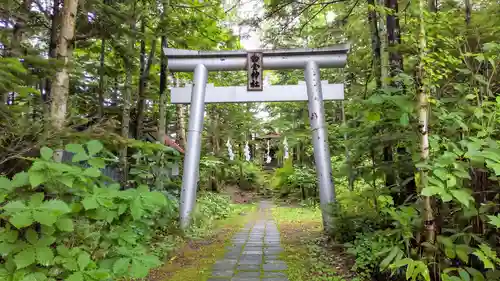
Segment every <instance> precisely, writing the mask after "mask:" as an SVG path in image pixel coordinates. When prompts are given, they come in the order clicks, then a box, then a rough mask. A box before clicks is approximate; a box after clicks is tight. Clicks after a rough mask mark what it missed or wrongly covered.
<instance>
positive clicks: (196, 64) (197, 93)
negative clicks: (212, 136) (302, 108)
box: [164, 44, 349, 230]
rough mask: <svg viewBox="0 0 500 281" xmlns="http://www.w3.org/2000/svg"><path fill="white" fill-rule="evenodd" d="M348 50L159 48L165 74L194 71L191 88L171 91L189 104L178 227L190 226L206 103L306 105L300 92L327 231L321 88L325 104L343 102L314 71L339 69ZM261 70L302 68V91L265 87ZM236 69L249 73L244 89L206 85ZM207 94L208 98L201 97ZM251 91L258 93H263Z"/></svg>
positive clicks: (329, 188)
mask: <svg viewBox="0 0 500 281" xmlns="http://www.w3.org/2000/svg"><path fill="white" fill-rule="evenodd" d="M348 51H349V45H347V44H341V45H335V46H332V47H328V48H321V49H290V50H262V51H252V52H248V53H247V52H246V51H191V50H178V49H170V48H165V49H164V52H165V55H166V56H167V58H168V69H169V70H170V71H172V72H194V81H193V85H192V86H187V87H184V88H174V89H172V102H174V103H190V104H191V109H190V113H189V125H188V136H187V148H186V153H185V159H184V174H183V177H182V191H181V203H180V221H181V226H182V227H183V228H186V227H187V226H189V223H190V219H191V218H190V215H191V211H192V210H193V208H194V205H195V202H196V190H197V182H198V169H199V162H200V149H201V133H202V130H203V115H204V111H205V102H258V101H296V100H305V94H303V91H300V90H304V89H306V92H307V100H308V101H309V121H310V125H311V131H312V139H313V144H314V160H315V163H316V172H317V177H318V183H319V196H320V204H321V209H322V215H323V225H324V227H325V229H326V230H330V229H331V227H330V225H331V219H330V218H329V210H328V205H329V204H330V203H332V202H334V201H335V192H334V184H333V182H332V167H331V162H330V149H329V146H328V134H327V131H326V128H325V127H326V124H325V117H324V107H323V100H324V97H323V92H322V88H323V87H324V88H325V89H326V90H327V92H326V95H325V97H326V98H327V99H343V85H338V84H333V85H330V84H327V83H325V82H322V81H321V79H320V71H319V69H320V68H342V67H344V66H345V64H346V61H347V52H348ZM250 54H252V55H250ZM255 54H258V59H255V58H254V60H255V63H257V64H259V67H260V72H259V73H258V74H259V75H256V73H253V75H252V70H253V68H252V65H251V64H252V59H251V57H252V56H253V55H255ZM263 69H269V70H280V69H304V77H305V87H304V85H303V84H299V85H296V86H268V87H264V86H263V85H262V70H263ZM240 70H247V71H248V77H249V81H248V85H247V87H246V89H244V87H213V85H207V79H208V71H240ZM259 76H260V77H259ZM280 87H281V88H280ZM216 89H217V90H216ZM189 90H190V91H191V98H190V99H188V98H186V94H188V93H187V91H189ZM207 90H208V94H207V95H206V92H207ZM252 91H253V92H252ZM255 91H263V93H260V92H255ZM217 93H220V95H218V94H217Z"/></svg>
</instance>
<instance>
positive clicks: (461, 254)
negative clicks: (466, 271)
mask: <svg viewBox="0 0 500 281" xmlns="http://www.w3.org/2000/svg"><path fill="white" fill-rule="evenodd" d="M455 251H456V252H457V257H458V258H459V259H460V260H461V261H463V262H464V263H468V262H469V254H470V252H471V250H470V247H469V246H468V245H465V244H460V245H456V246H455Z"/></svg>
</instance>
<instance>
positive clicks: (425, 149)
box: [417, 0, 436, 244]
mask: <svg viewBox="0 0 500 281" xmlns="http://www.w3.org/2000/svg"><path fill="white" fill-rule="evenodd" d="M424 9H425V0H419V20H420V33H419V54H420V57H419V64H418V69H417V71H418V72H417V79H418V111H419V129H420V158H421V160H422V161H424V162H427V161H428V159H429V135H428V132H429V130H428V129H429V128H428V126H429V96H430V95H429V88H428V86H427V81H426V78H425V69H424V66H425V61H424V59H425V56H426V50H425V49H426V47H427V40H426V34H425V18H424ZM419 172H420V173H419V178H420V179H419V192H421V191H422V189H423V188H425V187H426V186H427V171H425V170H424V169H421V170H420V171H419ZM423 206H424V212H423V215H424V220H423V221H424V228H425V238H426V242H428V243H431V244H434V242H435V239H436V223H435V220H434V212H433V209H432V198H431V196H423Z"/></svg>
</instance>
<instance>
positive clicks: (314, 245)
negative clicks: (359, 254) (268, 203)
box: [273, 207, 359, 281]
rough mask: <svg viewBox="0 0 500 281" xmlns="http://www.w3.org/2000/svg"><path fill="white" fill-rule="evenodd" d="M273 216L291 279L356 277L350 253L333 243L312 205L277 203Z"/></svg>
mask: <svg viewBox="0 0 500 281" xmlns="http://www.w3.org/2000/svg"><path fill="white" fill-rule="evenodd" d="M273 216H274V219H275V220H276V222H277V224H278V229H279V231H280V233H281V241H282V245H283V248H284V249H285V252H284V253H283V254H282V259H283V260H284V261H285V262H286V263H287V264H288V270H287V275H288V278H289V279H290V280H291V281H347V280H351V281H354V280H359V279H355V278H353V274H352V272H350V270H349V269H350V268H351V265H352V261H351V257H349V256H348V255H346V254H345V253H344V252H343V249H341V248H335V247H333V246H332V245H333V244H331V243H329V242H328V240H327V237H325V236H324V234H323V226H322V222H321V212H320V211H319V210H318V209H311V208H292V207H276V208H274V209H273Z"/></svg>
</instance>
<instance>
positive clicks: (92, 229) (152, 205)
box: [0, 141, 231, 281]
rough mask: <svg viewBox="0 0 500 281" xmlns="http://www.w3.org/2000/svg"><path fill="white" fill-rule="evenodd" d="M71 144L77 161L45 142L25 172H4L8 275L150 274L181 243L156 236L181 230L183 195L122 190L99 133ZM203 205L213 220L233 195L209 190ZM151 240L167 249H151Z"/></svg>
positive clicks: (1, 267)
mask: <svg viewBox="0 0 500 281" xmlns="http://www.w3.org/2000/svg"><path fill="white" fill-rule="evenodd" d="M66 148H67V150H68V151H71V152H73V153H74V156H73V162H74V163H69V164H65V163H58V162H54V161H53V160H52V155H53V151H52V149H50V148H47V147H44V148H42V150H41V157H40V158H36V159H33V164H32V166H31V167H30V168H29V170H28V171H27V172H22V173H20V174H17V175H16V176H15V177H14V178H13V179H12V180H9V179H7V178H5V177H2V178H0V181H1V183H3V184H2V198H3V201H4V202H5V204H3V205H2V207H1V213H0V220H1V225H2V227H0V241H1V243H0V251H1V255H2V261H3V262H2V263H1V264H0V276H2V280H12V281H14V280H25V281H28V280H47V279H49V280H53V279H57V280H74V281H79V280H96V281H97V280H110V279H113V280H119V279H121V278H143V277H145V276H146V275H147V274H148V273H149V270H150V269H151V268H153V267H156V266H159V265H160V264H161V258H162V257H163V255H164V254H165V251H168V250H172V247H173V244H174V243H175V240H176V239H171V238H170V240H168V241H166V242H163V243H158V242H154V241H155V240H159V239H160V238H159V237H165V240H167V238H168V237H171V236H172V233H171V231H172V230H174V231H176V230H175V228H176V224H175V221H173V220H175V219H176V218H177V214H178V213H177V209H176V207H175V206H177V204H178V202H177V201H176V200H177V199H176V198H175V197H172V196H167V195H165V194H163V193H160V192H158V191H150V188H149V186H147V185H144V184H141V185H139V186H138V187H137V188H133V189H125V190H124V189H122V188H121V187H120V185H119V184H118V183H113V182H110V179H109V178H107V177H105V176H103V175H102V174H101V172H100V168H103V165H101V164H103V163H104V164H105V163H106V162H107V160H106V158H103V157H101V156H100V155H101V152H102V151H103V145H102V144H101V143H100V142H98V141H90V142H88V143H86V144H85V145H80V144H68V145H67V146H66ZM82 164H83V165H82ZM87 167H88V168H87ZM199 206H200V208H202V209H201V211H200V213H201V214H202V215H203V217H206V216H208V217H209V220H210V221H213V220H216V219H222V218H225V217H227V216H228V215H229V212H230V211H231V209H230V207H229V201H228V199H226V198H221V197H219V196H213V195H210V194H207V195H204V196H203V197H202V199H201V202H200V204H199ZM197 220H198V221H199V222H200V223H203V226H204V227H208V226H210V225H209V224H207V223H206V219H205V218H202V217H201V216H200V215H199V216H197ZM169 241H170V242H169ZM166 243H170V244H169V245H170V246H166ZM150 244H151V245H150ZM153 245H155V246H158V247H159V248H160V249H163V251H162V250H158V249H155V251H151V250H150V247H151V246H153Z"/></svg>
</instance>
